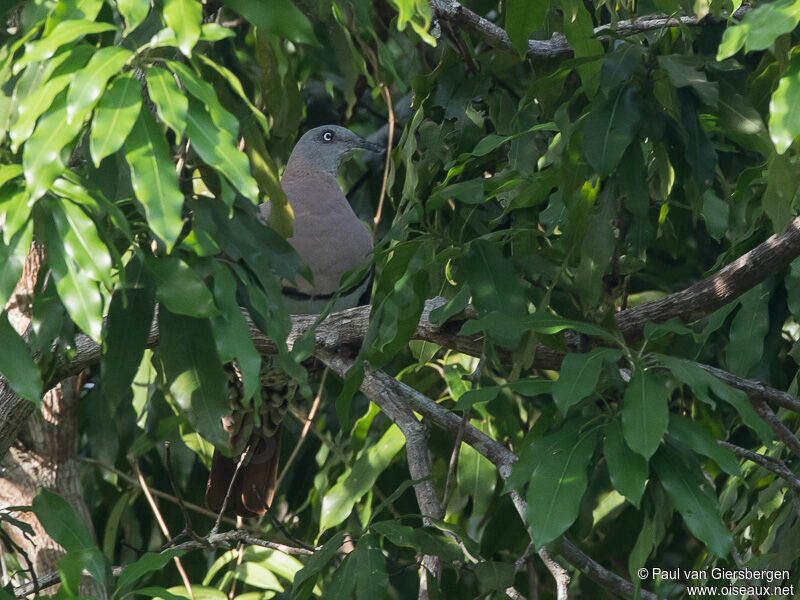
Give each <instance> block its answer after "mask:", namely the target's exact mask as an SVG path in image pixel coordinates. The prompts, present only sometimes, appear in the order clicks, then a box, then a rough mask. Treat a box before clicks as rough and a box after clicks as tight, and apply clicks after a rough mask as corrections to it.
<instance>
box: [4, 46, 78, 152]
mask: <svg viewBox="0 0 800 600" xmlns="http://www.w3.org/2000/svg"><path fill="white" fill-rule="evenodd" d="M62 56H63V58H62ZM88 58H89V52H88V51H86V49H85V48H83V47H80V48H73V49H71V50H67V51H65V52H63V53H62V54H60V55H59V56H58V58H55V59H52V60H53V62H54V63H55V62H57V61H60V63H59V64H58V66H56V67H55V69H54V70H53V75H52V77H51V78H50V79H48V80H47V81H46V82H45V83H44V85H42V86H40V87H38V88H37V89H35V90H33V91H32V92H31V93H30V94H29V95H27V96H26V97H25V98H24V99H23V100H22V101H21V102H20V103H19V105H18V106H17V109H16V121H14V123H13V125H12V126H11V127H10V128H9V130H8V135H9V137H10V138H11V149H12V150H13V151H15V152H16V150H17V148H19V146H20V145H21V144H22V143H23V142H24V141H25V140H26V139H28V137H29V136H30V135H31V132H32V131H33V129H34V126H35V125H36V120H37V119H38V118H39V117H40V116H42V114H43V113H44V112H45V111H47V110H48V109H50V108H51V106H52V105H53V101H54V100H55V98H56V96H58V94H59V93H61V91H62V90H63V89H64V88H65V87H67V85H69V83H70V81H72V78H73V76H74V73H75V71H77V70H78V69H81V68H82V67H83V66H84V65H85V64H86V61H87V60H88Z"/></svg>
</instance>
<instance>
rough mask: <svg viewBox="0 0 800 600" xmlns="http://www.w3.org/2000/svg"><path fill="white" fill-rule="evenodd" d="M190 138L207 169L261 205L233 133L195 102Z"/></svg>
mask: <svg viewBox="0 0 800 600" xmlns="http://www.w3.org/2000/svg"><path fill="white" fill-rule="evenodd" d="M186 134H187V135H188V136H189V139H190V140H191V141H192V147H193V148H194V150H195V152H197V154H198V155H199V156H200V158H201V159H203V161H204V162H205V163H206V164H207V165H209V166H210V167H212V168H214V169H215V170H217V171H219V172H220V173H222V174H223V175H225V177H226V178H227V179H228V181H230V183H231V184H232V185H233V186H234V187H236V189H237V190H239V192H240V193H241V194H242V195H243V196H244V197H246V198H248V199H250V200H251V201H252V202H253V203H256V202H258V184H256V180H255V179H253V176H252V175H251V174H250V163H249V162H248V160H247V156H246V155H245V154H244V153H242V152H239V150H238V148H237V147H236V140H235V139H234V138H233V136H232V135H231V134H230V133H228V132H227V131H224V130H222V129H219V128H218V127H216V126H215V125H214V123H213V121H212V120H211V117H210V116H209V114H208V112H207V111H206V109H205V108H204V107H203V105H202V104H200V103H199V102H198V101H197V100H195V99H194V98H189V112H188V113H187V115H186Z"/></svg>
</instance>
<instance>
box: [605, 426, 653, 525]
mask: <svg viewBox="0 0 800 600" xmlns="http://www.w3.org/2000/svg"><path fill="white" fill-rule="evenodd" d="M603 455H604V456H605V458H606V464H607V465H608V475H609V477H610V478H611V483H612V484H613V485H614V487H615V488H616V490H617V491H618V492H619V493H621V494H622V495H623V496H625V497H626V498H627V499H628V500H629V501H630V503H631V504H633V505H634V506H635V507H636V508H637V509H638V508H639V505H640V503H641V501H642V494H644V488H645V485H647V475H648V472H647V461H646V460H645V459H644V458H643V457H642V456H641V455H640V454H636V452H634V451H633V450H631V449H630V448H628V446H627V444H625V440H624V439H623V437H622V429H621V428H620V424H619V421H613V422H611V423H609V425H608V427H606V435H605V438H604V440H603Z"/></svg>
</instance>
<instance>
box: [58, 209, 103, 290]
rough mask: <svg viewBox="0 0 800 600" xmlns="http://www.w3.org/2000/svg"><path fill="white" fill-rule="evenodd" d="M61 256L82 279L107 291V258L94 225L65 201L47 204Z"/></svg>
mask: <svg viewBox="0 0 800 600" xmlns="http://www.w3.org/2000/svg"><path fill="white" fill-rule="evenodd" d="M48 207H49V208H50V214H51V215H52V217H53V222H54V223H55V226H56V230H57V231H58V234H59V236H60V237H61V244H62V245H63V247H64V252H65V254H66V256H68V257H69V259H70V260H72V261H74V262H75V264H76V265H77V267H78V270H79V271H80V272H81V273H82V274H83V275H85V276H88V277H90V278H91V279H93V280H95V281H97V282H99V283H102V284H103V285H105V286H106V287H107V288H111V285H112V284H111V256H109V253H108V247H107V246H106V245H105V243H104V242H103V241H102V240H101V239H100V236H99V235H98V234H97V227H96V226H95V223H94V221H93V220H92V219H91V218H90V217H89V216H88V215H87V214H86V213H85V212H84V211H83V210H82V209H81V208H80V207H79V206H77V205H76V204H74V203H73V202H71V201H69V200H60V201H52V202H48Z"/></svg>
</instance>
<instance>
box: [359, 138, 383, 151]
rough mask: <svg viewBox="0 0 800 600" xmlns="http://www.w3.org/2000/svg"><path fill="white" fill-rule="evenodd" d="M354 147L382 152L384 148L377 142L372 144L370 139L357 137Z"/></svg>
mask: <svg viewBox="0 0 800 600" xmlns="http://www.w3.org/2000/svg"><path fill="white" fill-rule="evenodd" d="M355 147H356V148H360V149H362V150H369V151H370V152H383V151H384V150H385V148H384V147H383V146H380V145H379V144H374V143H372V142H370V141H367V140H365V139H364V138H358V142H356V146H355Z"/></svg>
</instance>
